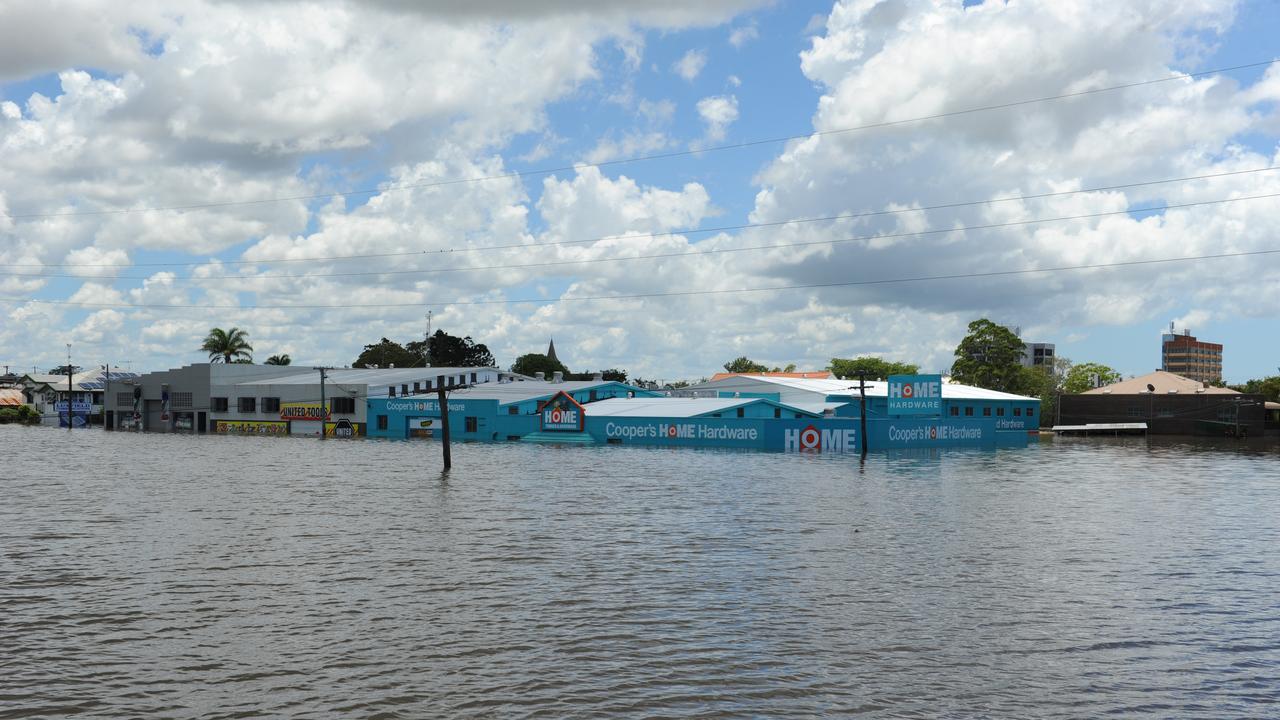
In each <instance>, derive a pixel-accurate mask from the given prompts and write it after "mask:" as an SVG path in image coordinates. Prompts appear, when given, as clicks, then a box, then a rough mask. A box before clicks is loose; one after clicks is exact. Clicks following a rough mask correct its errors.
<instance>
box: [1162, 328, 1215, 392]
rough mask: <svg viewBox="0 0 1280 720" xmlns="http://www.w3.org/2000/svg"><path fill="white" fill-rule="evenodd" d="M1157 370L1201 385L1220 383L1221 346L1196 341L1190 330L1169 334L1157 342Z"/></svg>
mask: <svg viewBox="0 0 1280 720" xmlns="http://www.w3.org/2000/svg"><path fill="white" fill-rule="evenodd" d="M1160 369H1161V370H1164V371H1165V372H1170V373H1174V374H1175V375H1181V376H1183V377H1188V378H1191V379H1192V380H1198V381H1200V382H1202V383H1216V382H1221V381H1222V345H1220V344H1218V343H1211V342H1204V341H1203V340H1197V339H1196V337H1195V336H1194V335H1192V334H1191V331H1190V330H1183V331H1182V334H1177V333H1175V332H1174V329H1173V323H1169V332H1167V333H1165V334H1164V335H1162V336H1161V338H1160Z"/></svg>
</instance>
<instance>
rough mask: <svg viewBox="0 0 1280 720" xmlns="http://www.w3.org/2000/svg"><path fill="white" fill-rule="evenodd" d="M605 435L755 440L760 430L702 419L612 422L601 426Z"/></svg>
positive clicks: (649, 438)
mask: <svg viewBox="0 0 1280 720" xmlns="http://www.w3.org/2000/svg"><path fill="white" fill-rule="evenodd" d="M604 435H605V437H606V438H619V439H622V440H658V441H662V440H666V441H671V440H740V441H755V440H757V439H758V438H759V437H760V432H759V431H758V430H757V429H756V428H754V427H746V426H742V427H735V426H730V425H726V424H724V423H720V424H711V423H707V422H703V421H699V422H684V423H626V424H622V423H614V422H610V423H608V424H606V425H605V426H604Z"/></svg>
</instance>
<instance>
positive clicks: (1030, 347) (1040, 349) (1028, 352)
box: [1022, 343, 1056, 370]
mask: <svg viewBox="0 0 1280 720" xmlns="http://www.w3.org/2000/svg"><path fill="white" fill-rule="evenodd" d="M1055 349H1056V346H1055V345H1054V344H1053V343H1026V345H1025V347H1023V349H1022V364H1023V365H1025V366H1026V367H1039V366H1041V365H1047V366H1049V369H1050V370H1052V369H1053V355H1054V350H1055Z"/></svg>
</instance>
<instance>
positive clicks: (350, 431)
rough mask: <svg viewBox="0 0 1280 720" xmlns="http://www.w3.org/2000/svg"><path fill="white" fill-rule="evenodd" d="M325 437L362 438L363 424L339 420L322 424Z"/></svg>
mask: <svg viewBox="0 0 1280 720" xmlns="http://www.w3.org/2000/svg"><path fill="white" fill-rule="evenodd" d="M324 434H325V437H364V423H356V422H351V421H349V420H339V421H338V422H327V423H325V424H324Z"/></svg>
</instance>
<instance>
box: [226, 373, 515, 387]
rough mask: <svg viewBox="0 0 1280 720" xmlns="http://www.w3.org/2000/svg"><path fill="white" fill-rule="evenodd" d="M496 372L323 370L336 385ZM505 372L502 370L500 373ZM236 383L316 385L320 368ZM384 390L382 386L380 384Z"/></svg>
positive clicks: (424, 380) (388, 384)
mask: <svg viewBox="0 0 1280 720" xmlns="http://www.w3.org/2000/svg"><path fill="white" fill-rule="evenodd" d="M481 371H489V372H495V373H496V372H499V371H498V369H497V368H492V367H429V368H333V369H332V370H329V371H328V372H327V373H326V378H327V379H326V382H330V383H334V384H338V385H387V386H390V385H403V384H405V383H412V382H415V381H416V382H426V381H428V380H430V381H432V382H435V379H436V378H437V377H439V376H440V375H448V376H455V377H456V376H457V375H460V374H466V375H467V376H468V377H470V374H471V373H473V372H481ZM504 374H505V373H504ZM236 384H237V385H318V384H320V371H319V370H318V369H315V368H299V369H297V370H293V371H286V370H285V369H284V368H282V369H281V373H280V374H279V375H272V376H268V377H255V378H253V379H252V380H246V381H244V382H240V383H236ZM383 389H384V390H385V388H383Z"/></svg>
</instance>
